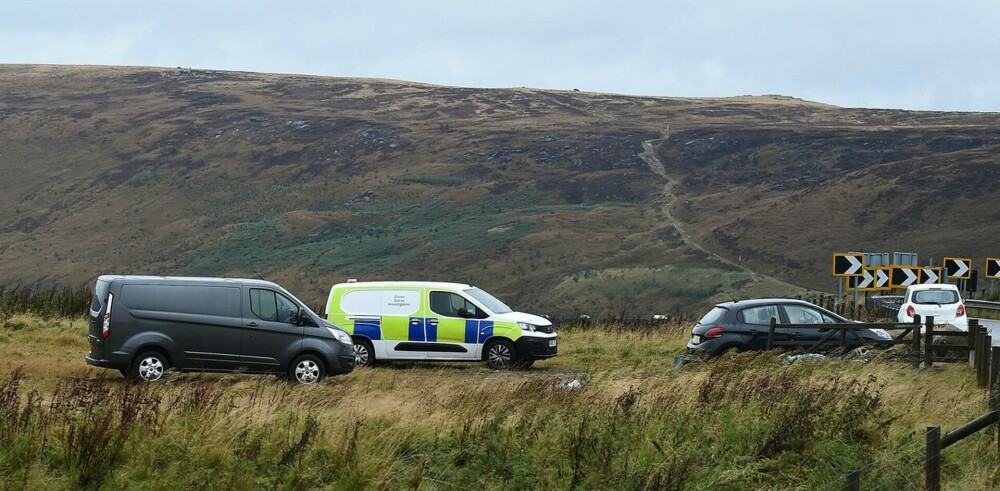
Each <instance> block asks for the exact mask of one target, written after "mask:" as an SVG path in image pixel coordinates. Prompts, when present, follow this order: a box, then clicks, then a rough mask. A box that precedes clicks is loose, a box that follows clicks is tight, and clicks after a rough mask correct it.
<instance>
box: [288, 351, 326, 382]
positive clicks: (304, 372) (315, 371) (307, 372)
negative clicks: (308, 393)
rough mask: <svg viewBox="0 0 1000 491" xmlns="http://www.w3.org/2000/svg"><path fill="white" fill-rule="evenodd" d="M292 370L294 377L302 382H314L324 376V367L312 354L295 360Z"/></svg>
mask: <svg viewBox="0 0 1000 491" xmlns="http://www.w3.org/2000/svg"><path fill="white" fill-rule="evenodd" d="M291 372H292V374H291V375H292V379H293V380H294V381H296V382H298V383H300V384H314V383H316V382H319V380H320V379H321V378H323V367H322V366H321V365H320V364H319V361H318V360H317V359H316V358H314V357H313V356H311V355H305V356H302V357H299V359H297V360H295V363H294V364H293V365H292V370H291Z"/></svg>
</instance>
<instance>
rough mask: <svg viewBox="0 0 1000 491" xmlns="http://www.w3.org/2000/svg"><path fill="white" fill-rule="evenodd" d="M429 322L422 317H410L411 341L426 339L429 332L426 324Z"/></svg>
mask: <svg viewBox="0 0 1000 491" xmlns="http://www.w3.org/2000/svg"><path fill="white" fill-rule="evenodd" d="M426 323H427V319H424V318H422V317H410V336H409V337H408V338H407V340H409V341H426V340H427V332H426V330H425V328H424V326H425V325H426Z"/></svg>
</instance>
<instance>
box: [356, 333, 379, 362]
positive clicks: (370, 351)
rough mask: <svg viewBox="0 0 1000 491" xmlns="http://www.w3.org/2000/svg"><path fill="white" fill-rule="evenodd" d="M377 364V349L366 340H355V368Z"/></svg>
mask: <svg viewBox="0 0 1000 491" xmlns="http://www.w3.org/2000/svg"><path fill="white" fill-rule="evenodd" d="M374 364H375V348H374V347H373V346H372V342H371V341H369V340H367V339H365V338H355V339H354V366H356V367H370V366H372V365H374Z"/></svg>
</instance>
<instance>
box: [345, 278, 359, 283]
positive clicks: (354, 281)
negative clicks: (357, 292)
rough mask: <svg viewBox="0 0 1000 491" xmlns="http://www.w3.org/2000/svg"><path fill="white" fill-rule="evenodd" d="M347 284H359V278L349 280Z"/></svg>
mask: <svg viewBox="0 0 1000 491" xmlns="http://www.w3.org/2000/svg"><path fill="white" fill-rule="evenodd" d="M347 282H348V283H357V282H358V279H357V278H348V279H347Z"/></svg>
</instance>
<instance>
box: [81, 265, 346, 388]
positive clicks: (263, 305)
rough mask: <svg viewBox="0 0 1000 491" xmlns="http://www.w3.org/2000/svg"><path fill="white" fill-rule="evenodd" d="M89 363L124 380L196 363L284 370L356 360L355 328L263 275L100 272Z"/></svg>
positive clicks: (299, 375)
mask: <svg viewBox="0 0 1000 491" xmlns="http://www.w3.org/2000/svg"><path fill="white" fill-rule="evenodd" d="M87 337H88V338H89V340H90V354H89V355H87V357H86V360H87V363H88V364H90V365H93V366H97V367H103V368H112V369H118V370H119V371H121V373H122V375H124V376H125V377H126V378H128V379H133V380H142V381H149V382H152V381H155V380H159V379H160V378H162V377H163V375H164V372H165V371H166V370H167V369H169V368H175V369H178V370H181V371H190V372H232V371H239V372H248V373H278V374H287V375H288V377H289V378H290V379H291V380H293V381H296V382H299V383H303V384H308V383H314V382H318V381H319V380H320V379H322V378H323V376H324V375H337V374H344V373H349V372H350V371H351V370H353V369H354V346H353V345H352V344H351V337H350V336H349V335H348V334H347V333H346V332H344V330H342V329H341V328H340V327H338V326H336V325H334V324H331V323H330V322H327V321H326V320H324V319H322V318H321V317H319V316H317V315H316V314H315V313H313V312H312V311H311V310H309V308H307V307H306V306H305V305H304V304H303V303H302V302H300V301H299V300H298V299H296V298H295V297H294V296H293V295H292V294H291V293H288V291H286V290H285V289H284V288H282V287H280V286H278V285H276V284H274V283H271V282H269V281H263V280H248V279H230V278H179V277H164V276H114V275H103V276H101V277H99V278H98V279H97V285H96V286H95V288H94V298H93V300H92V302H91V305H90V326H89V335H88V336H87Z"/></svg>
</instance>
